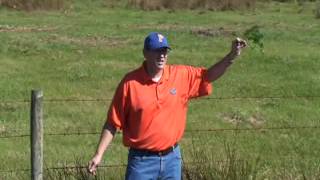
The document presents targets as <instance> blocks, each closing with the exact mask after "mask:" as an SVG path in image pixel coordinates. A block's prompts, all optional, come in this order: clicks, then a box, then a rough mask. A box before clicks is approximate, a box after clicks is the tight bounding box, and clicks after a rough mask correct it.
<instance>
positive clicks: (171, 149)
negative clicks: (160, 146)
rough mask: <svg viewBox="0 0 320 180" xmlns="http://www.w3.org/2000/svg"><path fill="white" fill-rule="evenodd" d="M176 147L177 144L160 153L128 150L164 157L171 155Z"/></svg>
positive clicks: (145, 150) (134, 149)
mask: <svg viewBox="0 0 320 180" xmlns="http://www.w3.org/2000/svg"><path fill="white" fill-rule="evenodd" d="M177 146H178V143H176V144H174V145H173V146H170V147H168V148H167V149H165V150H162V151H151V150H147V149H136V148H130V150H133V151H136V152H141V153H147V154H152V155H158V156H165V155H167V154H169V153H171V152H172V151H173V150H174V149H175V148H176V147H177Z"/></svg>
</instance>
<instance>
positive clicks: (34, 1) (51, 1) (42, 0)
mask: <svg viewBox="0 0 320 180" xmlns="http://www.w3.org/2000/svg"><path fill="white" fill-rule="evenodd" d="M0 6H5V7H8V8H12V9H18V10H27V11H32V10H37V9H44V10H57V9H62V8H63V7H64V0H0Z"/></svg>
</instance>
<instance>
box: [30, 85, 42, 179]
mask: <svg viewBox="0 0 320 180" xmlns="http://www.w3.org/2000/svg"><path fill="white" fill-rule="evenodd" d="M42 99H43V93H42V91H41V90H32V91H31V123H30V125H31V170H32V172H31V179H32V180H42V175H43V126H42V114H43V111H42Z"/></svg>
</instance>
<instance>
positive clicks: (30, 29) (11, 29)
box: [0, 25, 57, 32]
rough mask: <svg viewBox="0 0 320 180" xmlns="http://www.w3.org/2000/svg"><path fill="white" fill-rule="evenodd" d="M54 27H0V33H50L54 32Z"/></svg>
mask: <svg viewBox="0 0 320 180" xmlns="http://www.w3.org/2000/svg"><path fill="white" fill-rule="evenodd" d="M55 30H57V28H55V27H26V26H19V27H16V26H9V25H0V32H50V31H55Z"/></svg>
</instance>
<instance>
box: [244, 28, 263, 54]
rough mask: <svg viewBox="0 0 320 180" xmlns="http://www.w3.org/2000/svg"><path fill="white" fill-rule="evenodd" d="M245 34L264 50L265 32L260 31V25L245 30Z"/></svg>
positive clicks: (252, 42)
mask: <svg viewBox="0 0 320 180" xmlns="http://www.w3.org/2000/svg"><path fill="white" fill-rule="evenodd" d="M244 36H245V37H246V38H247V39H248V40H249V41H250V42H251V44H254V46H257V47H259V48H260V49H261V50H263V46H264V45H263V37H264V35H263V33H262V32H261V31H260V27H259V26H253V27H251V28H249V29H248V30H246V31H245V33H244Z"/></svg>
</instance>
